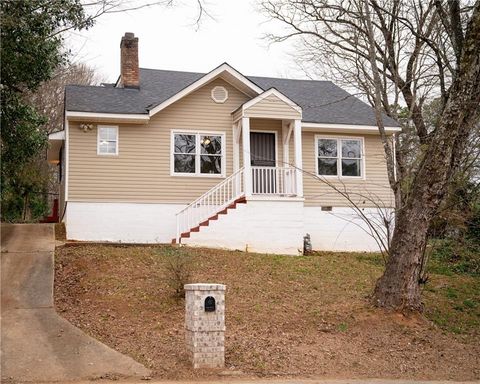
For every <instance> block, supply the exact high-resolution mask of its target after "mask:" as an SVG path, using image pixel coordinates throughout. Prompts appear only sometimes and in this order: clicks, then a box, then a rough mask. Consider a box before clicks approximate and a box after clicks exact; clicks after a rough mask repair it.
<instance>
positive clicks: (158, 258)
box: [55, 245, 480, 380]
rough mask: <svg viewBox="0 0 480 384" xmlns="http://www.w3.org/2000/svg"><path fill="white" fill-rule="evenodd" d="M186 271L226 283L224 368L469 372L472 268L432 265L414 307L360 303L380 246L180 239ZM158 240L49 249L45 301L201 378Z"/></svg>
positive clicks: (473, 353) (148, 360)
mask: <svg viewBox="0 0 480 384" xmlns="http://www.w3.org/2000/svg"><path fill="white" fill-rule="evenodd" d="M182 252H184V253H185V255H186V257H190V258H191V260H190V261H189V265H191V266H192V273H193V281H195V282H213V283H224V284H226V285H227V294H226V302H227V316H226V325H227V332H226V370H227V371H232V372H233V371H235V372H238V371H241V372H243V374H244V375H248V376H258V377H278V376H281V377H318V376H321V377H326V378H330V377H335V378H352V377H355V378H374V377H382V378H405V379H413V378H418V379H455V380H472V379H480V281H479V280H480V279H478V278H473V277H468V276H463V275H452V276H444V275H432V276H431V277H430V280H429V282H428V284H427V286H426V289H425V290H424V299H425V305H426V311H425V314H426V318H423V317H404V316H401V315H393V314H386V313H384V312H382V311H380V310H376V309H374V308H372V307H371V306H370V305H369V301H368V294H369V293H370V292H371V290H372V287H373V284H374V282H375V280H376V278H377V277H378V276H379V274H380V273H381V269H382V262H381V259H380V256H378V255H371V254H341V253H337V254H333V253H331V254H329V253H324V254H319V255H315V256H309V257H290V256H271V255H257V254H245V253H241V252H227V251H214V250H210V249H183V251H182ZM171 254H172V250H171V248H170V247H161V246H159V247H141V246H138V247H131V246H102V245H76V246H67V247H60V248H58V249H57V253H56V276H55V277H56V283H55V301H56V307H57V310H58V311H59V312H60V314H61V315H62V316H64V317H66V318H67V319H68V320H69V321H71V322H72V323H73V324H75V325H76V326H78V327H80V328H81V329H83V330H84V331H85V332H87V333H88V334H90V335H92V336H94V337H96V338H98V339H100V340H101V341H103V342H104V343H106V344H107V345H109V346H111V347H113V348H115V349H117V350H118V351H120V352H123V353H125V354H128V355H130V356H132V357H133V358H135V359H137V360H138V361H140V362H142V363H143V364H145V365H146V366H147V367H149V368H151V369H152V370H153V371H154V376H155V377H156V378H165V379H180V378H183V379H192V378H205V379H207V378H209V377H214V376H217V375H218V374H219V372H218V371H215V370H200V371H195V372H194V371H193V370H192V369H191V368H190V366H189V363H188V361H187V358H186V352H185V347H184V332H183V321H184V307H183V306H184V302H183V301H182V300H181V299H180V300H178V299H175V298H174V296H173V290H172V289H171V288H170V286H169V284H168V283H167V282H168V277H169V273H168V272H167V269H166V265H167V263H168V260H170V259H171V257H172V256H171Z"/></svg>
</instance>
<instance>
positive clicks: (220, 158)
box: [172, 132, 225, 176]
mask: <svg viewBox="0 0 480 384" xmlns="http://www.w3.org/2000/svg"><path fill="white" fill-rule="evenodd" d="M224 148H225V135H224V134H219V133H195V132H181V133H180V132H174V133H173V134H172V174H173V175H183V176H223V175H224V174H225V149H224Z"/></svg>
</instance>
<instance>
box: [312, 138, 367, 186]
mask: <svg viewBox="0 0 480 384" xmlns="http://www.w3.org/2000/svg"><path fill="white" fill-rule="evenodd" d="M318 139H333V140H337V154H338V155H339V156H338V157H337V173H338V174H337V175H320V174H319V172H318ZM342 140H360V150H361V160H360V176H342V156H341V153H342V144H341V143H342ZM313 145H314V147H315V148H314V149H315V174H316V175H317V176H320V177H324V178H325V179H342V180H366V169H365V157H366V154H365V138H364V137H362V136H334V135H315V140H314V141H313Z"/></svg>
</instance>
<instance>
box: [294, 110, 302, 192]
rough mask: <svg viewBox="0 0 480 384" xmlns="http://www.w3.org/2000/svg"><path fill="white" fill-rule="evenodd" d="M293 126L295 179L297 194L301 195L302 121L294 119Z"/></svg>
mask: <svg viewBox="0 0 480 384" xmlns="http://www.w3.org/2000/svg"><path fill="white" fill-rule="evenodd" d="M293 124H294V126H293V143H294V146H295V167H296V168H297V170H296V176H297V177H296V181H297V196H299V197H303V172H302V170H303V163H302V121H301V120H298V119H297V120H295V121H294V123H293Z"/></svg>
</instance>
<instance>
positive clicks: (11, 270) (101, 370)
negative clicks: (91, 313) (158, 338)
mask: <svg viewBox="0 0 480 384" xmlns="http://www.w3.org/2000/svg"><path fill="white" fill-rule="evenodd" d="M1 235H2V239H1V240H2V241H1V245H2V254H1V306H2V307H1V371H2V381H4V380H12V381H33V382H41V381H44V382H47V381H50V382H52V381H71V380H80V379H83V380H85V379H95V378H100V377H113V376H115V377H118V376H120V377H143V376H148V375H149V374H150V371H149V370H147V369H146V368H145V367H144V366H143V365H141V364H139V363H137V362H136V361H134V360H133V359H131V358H130V357H127V356H125V355H122V354H121V353H119V352H117V351H114V350H113V349H111V348H109V347H107V346H106V345H104V344H102V343H100V342H99V341H97V340H95V339H93V338H91V337H90V336H87V335H86V334H85V333H83V332H82V331H80V330H79V329H78V328H76V327H74V326H73V325H72V324H70V323H69V322H68V321H66V320H65V319H63V318H61V317H60V316H59V315H58V314H57V313H56V312H55V309H54V307H53V276H54V263H53V257H54V248H55V239H54V227H53V225H51V224H14V225H13V224H2V226H1Z"/></svg>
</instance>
